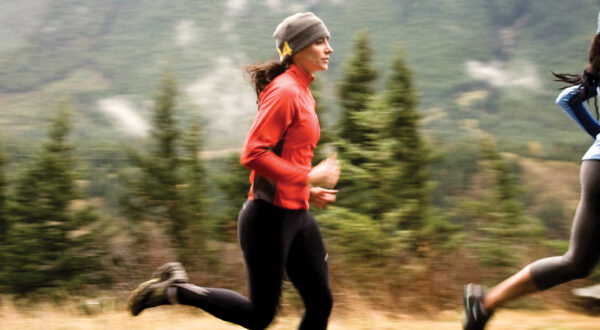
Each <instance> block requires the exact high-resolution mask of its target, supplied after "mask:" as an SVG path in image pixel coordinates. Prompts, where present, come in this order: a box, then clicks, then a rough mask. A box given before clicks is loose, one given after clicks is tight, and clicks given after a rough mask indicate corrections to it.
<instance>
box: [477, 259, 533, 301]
mask: <svg viewBox="0 0 600 330" xmlns="http://www.w3.org/2000/svg"><path fill="white" fill-rule="evenodd" d="M536 291H538V289H537V286H536V285H535V283H534V282H533V279H532V278H531V270H530V266H527V267H525V268H523V269H522V270H521V271H519V272H518V273H516V274H514V275H513V276H511V277H509V278H507V279H506V280H504V281H503V282H502V283H500V284H498V285H496V286H495V287H493V288H491V289H490V290H489V291H488V292H487V294H486V296H485V298H484V299H483V308H484V309H485V310H486V311H487V312H492V311H494V310H495V309H496V308H498V307H500V306H502V305H504V304H505V303H507V302H508V301H511V300H513V299H516V298H519V297H521V296H524V295H527V294H529V293H532V292H536Z"/></svg>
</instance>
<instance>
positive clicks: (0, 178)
mask: <svg viewBox="0 0 600 330" xmlns="http://www.w3.org/2000/svg"><path fill="white" fill-rule="evenodd" d="M4 167H5V155H4V149H3V148H1V145H0V257H1V256H2V246H4V243H5V241H6V231H7V230H8V219H6V216H7V214H6V207H7V205H6V194H7V182H6V175H5V173H4ZM1 267H2V266H1V265H0V268H1Z"/></svg>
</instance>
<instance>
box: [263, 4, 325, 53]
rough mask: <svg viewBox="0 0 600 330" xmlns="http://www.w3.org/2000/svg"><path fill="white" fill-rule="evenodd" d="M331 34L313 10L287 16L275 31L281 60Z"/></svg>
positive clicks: (274, 34)
mask: <svg viewBox="0 0 600 330" xmlns="http://www.w3.org/2000/svg"><path fill="white" fill-rule="evenodd" d="M330 36H331V35H330V34H329V31H328V30H327V27H326V26H325V24H324V23H323V21H322V20H321V19H320V18H318V17H317V16H316V15H315V14H313V13H311V12H306V13H297V14H294V15H292V16H289V17H287V18H286V19H284V20H283V22H281V23H280V24H279V25H278V26H277V28H276V29H275V32H273V38H275V43H276V46H277V51H278V52H279V60H280V61H281V62H283V60H285V58H286V57H287V56H292V55H293V54H296V53H297V52H299V51H301V50H302V49H304V48H306V47H308V46H309V45H310V44H311V43H313V42H315V41H316V40H318V39H321V38H324V37H326V38H329V37H330Z"/></svg>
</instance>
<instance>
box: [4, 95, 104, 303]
mask: <svg viewBox="0 0 600 330" xmlns="http://www.w3.org/2000/svg"><path fill="white" fill-rule="evenodd" d="M70 130H71V124H70V111H69V109H68V107H67V105H66V104H62V105H61V106H60V107H59V108H58V111H57V113H56V116H55V117H54V118H53V121H52V124H51V125H50V129H49V140H48V141H47V142H46V143H45V144H44V145H43V148H42V150H41V151H40V152H39V153H38V154H37V156H36V158H35V160H34V162H33V163H32V164H31V165H30V166H29V167H28V168H26V169H25V170H24V172H23V173H22V175H21V176H20V177H19V179H18V180H17V182H16V187H15V192H14V200H12V201H11V203H10V209H9V212H8V218H9V221H10V226H9V230H8V232H7V240H6V245H7V248H6V250H5V251H6V253H5V267H4V274H3V276H0V278H2V279H3V282H4V283H3V284H4V285H5V286H6V287H7V288H8V289H9V290H10V291H12V292H16V293H20V294H24V293H27V292H31V291H40V290H48V289H53V288H59V287H60V288H76V287H80V286H81V285H82V284H83V283H84V282H87V283H90V282H92V281H96V280H101V281H104V280H106V278H104V276H98V274H99V273H101V272H102V263H101V259H100V258H101V255H100V254H101V252H102V251H101V250H100V249H98V246H95V244H96V243H98V242H99V241H101V239H100V238H99V237H98V234H99V233H98V227H99V226H98V224H99V218H98V216H96V215H95V213H94V212H93V211H92V210H90V209H84V210H79V211H77V210H76V209H75V208H73V206H72V204H73V202H74V201H75V200H76V199H77V198H78V197H79V194H78V193H77V190H76V187H75V183H74V170H73V167H74V161H73V158H72V146H71V144H70V143H69V142H68V140H67V137H68V134H69V132H70Z"/></svg>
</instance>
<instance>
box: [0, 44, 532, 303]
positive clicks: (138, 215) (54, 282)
mask: <svg viewBox="0 0 600 330" xmlns="http://www.w3.org/2000/svg"><path fill="white" fill-rule="evenodd" d="M373 56H374V54H373V49H372V48H371V45H370V39H369V35H368V34H366V33H360V34H358V35H357V36H356V38H355V40H354V51H353V53H352V54H351V56H350V59H349V60H348V61H347V62H346V63H345V67H344V70H343V75H342V77H341V78H340V81H339V82H338V84H337V87H338V88H337V95H336V96H337V100H338V101H339V102H338V103H339V107H340V118H339V121H338V122H337V123H325V122H324V121H323V120H321V126H322V132H323V133H322V134H323V139H322V140H321V142H320V145H319V146H318V148H317V155H318V156H317V157H316V158H318V157H323V156H326V155H323V154H320V152H321V151H322V150H323V149H324V148H328V149H335V150H337V152H338V158H339V159H340V160H341V161H342V162H343V163H342V175H341V178H340V182H339V184H338V187H337V188H338V189H339V193H338V200H337V202H336V203H335V204H334V205H333V206H330V207H329V208H327V209H325V210H311V211H313V212H314V213H315V215H316V218H317V220H318V222H319V223H320V225H321V227H322V231H323V236H324V239H325V241H326V244H327V246H328V249H329V250H330V252H331V255H332V256H333V258H334V259H333V261H332V266H331V267H332V268H333V270H334V272H335V270H336V269H337V270H339V271H340V272H343V273H344V274H347V275H346V276H347V277H348V281H350V282H356V283H361V281H363V280H364V279H365V277H366V276H372V273H373V271H378V272H379V274H382V276H389V277H406V278H417V277H419V278H423V277H424V276H425V274H427V272H430V271H431V272H433V271H439V269H433V268H435V267H439V264H440V263H436V262H433V260H434V259H435V260H437V261H439V260H440V256H442V258H443V257H444V256H445V257H447V258H455V257H456V253H461V252H460V251H461V249H463V248H464V249H469V251H470V252H468V253H472V254H474V255H475V256H477V257H479V256H481V258H480V259H479V262H480V265H481V267H496V268H495V269H498V270H499V272H501V271H502V269H507V268H508V267H510V266H512V265H513V264H514V263H515V262H516V259H515V258H516V257H515V251H516V250H518V249H520V248H522V245H523V244H522V243H521V242H522V240H520V238H522V237H533V236H534V235H533V234H539V233H540V232H542V231H543V226H541V225H540V224H539V222H537V221H536V220H535V219H533V218H530V217H527V216H526V215H524V211H523V208H524V207H523V204H522V203H521V202H519V198H520V197H519V193H518V192H519V185H518V180H516V179H515V175H516V170H515V169H514V166H512V165H514V164H511V163H510V162H509V161H507V160H506V159H504V158H503V156H502V154H501V153H500V152H499V151H498V150H497V148H496V146H495V145H494V143H493V141H489V140H487V139H481V140H478V141H476V142H475V143H472V145H474V147H473V149H474V150H476V151H475V152H472V154H469V155H468V156H466V158H465V159H463V160H457V159H456V158H453V157H458V156H457V155H460V154H457V153H448V154H443V153H438V154H434V152H433V150H432V148H431V147H430V146H429V145H430V142H428V138H427V137H426V136H425V135H424V134H423V130H422V128H421V127H420V121H421V115H420V112H419V111H418V96H417V91H416V87H415V85H414V84H415V83H414V81H415V79H414V76H413V75H414V73H413V72H412V71H411V69H410V66H409V65H408V63H407V61H406V58H405V56H404V54H403V52H402V50H401V49H400V48H397V49H395V50H394V53H393V57H392V60H391V61H390V63H389V66H388V67H386V68H385V69H383V70H382V68H376V67H375V66H374V64H373V60H372V59H373ZM312 88H313V94H314V96H315V98H317V103H318V104H319V108H318V109H317V112H318V114H319V116H320V117H322V114H324V113H327V111H329V109H327V108H324V107H323V105H322V103H320V102H319V100H318V98H319V95H320V92H319V90H318V89H316V88H318V84H313V85H312ZM177 90H178V87H177V83H176V78H175V77H174V76H173V75H171V74H165V75H164V77H163V79H162V80H161V82H160V83H159V86H158V88H157V93H156V95H155V96H154V103H153V108H152V131H151V134H150V136H149V137H148V138H147V141H145V146H146V147H145V148H144V151H139V150H137V149H136V150H133V149H127V148H125V149H126V150H125V151H126V153H127V155H128V157H129V160H130V162H129V164H130V165H128V166H127V168H124V169H121V171H120V172H119V173H118V178H119V189H118V190H117V191H111V192H109V194H111V195H114V194H118V200H119V209H118V210H116V211H115V210H112V211H111V212H105V211H106V210H105V207H106V206H105V207H104V208H103V207H102V206H95V205H93V203H90V202H89V198H88V197H89V196H85V195H84V194H83V193H82V192H81V189H80V185H78V182H79V181H82V179H83V180H85V179H87V178H85V177H83V178H82V177H81V176H82V173H81V172H79V170H78V169H79V168H80V167H79V166H78V164H77V162H78V160H77V159H76V157H74V148H76V145H74V144H73V142H72V141H71V140H70V139H69V133H70V132H71V125H72V112H73V110H70V109H69V106H68V104H67V103H60V104H59V105H58V106H57V108H56V109H55V111H54V112H55V116H54V117H53V119H52V121H51V122H50V123H49V129H48V134H47V141H45V142H44V143H43V144H42V146H41V148H40V150H39V152H38V153H37V154H36V156H35V157H34V158H33V159H32V160H31V162H29V163H28V164H27V165H26V166H20V165H19V166H18V167H19V171H12V170H11V171H10V172H11V174H10V175H7V173H8V172H9V171H8V168H9V163H10V155H8V154H6V153H5V152H4V151H3V150H2V149H0V257H1V260H2V262H1V263H0V294H1V293H13V294H16V295H27V294H29V293H32V292H50V291H52V290H56V289H60V290H65V289H66V290H73V291H75V292H79V293H85V292H86V288H89V287H90V286H93V285H98V286H104V287H107V288H110V287H111V283H113V282H115V281H120V282H122V281H125V282H127V281H131V282H135V281H136V280H138V278H137V277H136V276H139V277H143V276H144V275H147V274H145V273H144V274H141V273H143V272H144V271H146V270H147V269H150V268H151V267H150V265H155V264H156V263H158V261H157V260H158V258H157V257H156V256H153V255H151V253H149V251H157V250H160V251H161V253H163V252H164V255H163V256H162V257H163V258H173V259H177V260H179V261H182V262H183V263H185V264H186V265H188V266H189V267H190V268H191V269H192V272H191V273H192V274H193V273H194V271H196V272H198V273H202V272H208V270H207V268H206V267H205V266H206V265H207V264H210V267H212V268H211V269H210V271H211V272H212V273H218V268H219V267H220V266H219V263H218V262H215V259H216V258H215V257H214V255H213V256H210V255H211V254H218V253H219V251H218V250H216V249H214V248H211V247H210V246H211V244H212V245H213V246H214V244H213V243H214V242H232V241H235V221H236V217H237V212H238V211H239V208H240V207H241V205H242V203H243V201H244V199H245V198H246V195H247V191H248V188H249V184H248V173H249V172H248V170H246V169H244V168H243V167H242V166H241V165H240V164H239V155H231V156H229V157H226V158H224V159H219V160H216V161H215V160H206V159H202V158H201V157H199V155H200V152H201V151H202V150H203V149H205V148H208V146H204V145H203V142H202V141H203V137H202V121H201V112H202V111H201V109H199V112H200V116H198V117H197V118H191V119H187V120H183V121H182V120H181V118H182V116H181V115H179V114H177V111H178V109H180V107H179V106H178V103H177V100H178V96H177ZM473 149H471V150H473ZM315 160H316V159H315ZM459 161H462V162H463V163H462V164H459V165H457V166H456V167H453V168H455V169H456V170H460V169H464V168H466V167H465V165H464V162H467V163H468V166H471V167H472V168H474V169H476V170H475V171H472V173H471V172H468V171H465V172H464V173H462V175H463V176H464V179H462V181H461V182H462V183H453V182H454V181H452V178H453V175H454V174H451V175H449V176H444V177H442V178H441V179H436V178H439V175H438V176H437V177H436V176H435V175H434V172H435V167H436V166H440V164H442V166H443V165H445V166H449V164H453V163H455V162H456V163H458V162H459ZM209 162H217V166H214V164H212V165H211V168H212V170H210V171H209V170H208V166H207V164H208V163H209ZM14 168H15V166H12V167H11V169H14ZM477 169H479V170H481V171H488V172H490V173H492V175H493V176H494V178H495V179H494V180H491V183H490V187H488V188H489V190H490V191H492V193H491V194H490V195H489V196H488V197H487V199H481V200H475V199H473V198H467V197H464V196H465V195H466V194H464V193H465V191H466V190H467V189H468V182H469V178H470V176H471V175H474V174H475V172H477ZM436 180H439V181H436ZM218 196H221V197H218ZM435 196H442V197H439V198H436V197H435ZM116 218H118V219H119V220H116ZM157 232H158V233H159V234H156V233H157ZM465 235H467V236H468V235H477V237H478V239H477V240H473V241H470V242H472V244H471V243H470V244H463V245H461V242H464V240H461V238H464V237H465ZM115 237H121V238H122V237H125V238H126V239H123V240H121V241H119V243H115V240H116V239H115ZM158 238H164V240H159V239H158ZM123 241H125V242H126V243H123ZM506 242H515V244H514V245H513V246H512V247H511V249H504V246H505V245H506ZM115 244H117V245H118V248H115ZM157 246H158V247H157ZM119 249H121V250H124V251H125V252H123V251H121V250H119ZM117 250H119V251H117ZM165 251H166V252H165ZM457 251H458V252H457ZM165 255H166V256H165ZM490 255H493V256H495V257H494V258H493V260H491V259H490V258H486V256H490ZM162 261H165V260H162ZM140 265H141V266H142V267H138V266H140ZM410 265H418V266H419V267H413V268H410V267H409V266H410ZM146 266H147V267H146ZM503 267H504V268H503ZM215 268H216V269H215ZM123 269H127V270H130V271H132V272H127V271H122V270H123ZM140 269H142V270H140ZM407 269H412V270H411V271H408V270H407ZM140 272H141V273H140ZM411 272H412V273H411ZM128 276H130V277H128ZM115 277H119V278H118V279H116V278H115ZM371 282H373V281H371ZM384 282H385V281H384ZM392 282H394V281H392ZM402 283H403V280H400V279H399V280H398V281H396V282H395V284H393V285H392V284H389V283H388V284H383V283H378V282H376V283H372V284H370V285H372V286H379V287H378V288H377V289H378V290H375V291H373V292H376V293H377V294H379V293H380V292H381V291H386V292H389V294H390V295H393V294H394V292H395V290H399V288H400V287H401V286H402ZM385 285H390V287H384V286H385ZM365 288H366V287H365ZM370 289H373V288H370ZM448 299H453V298H448Z"/></svg>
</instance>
